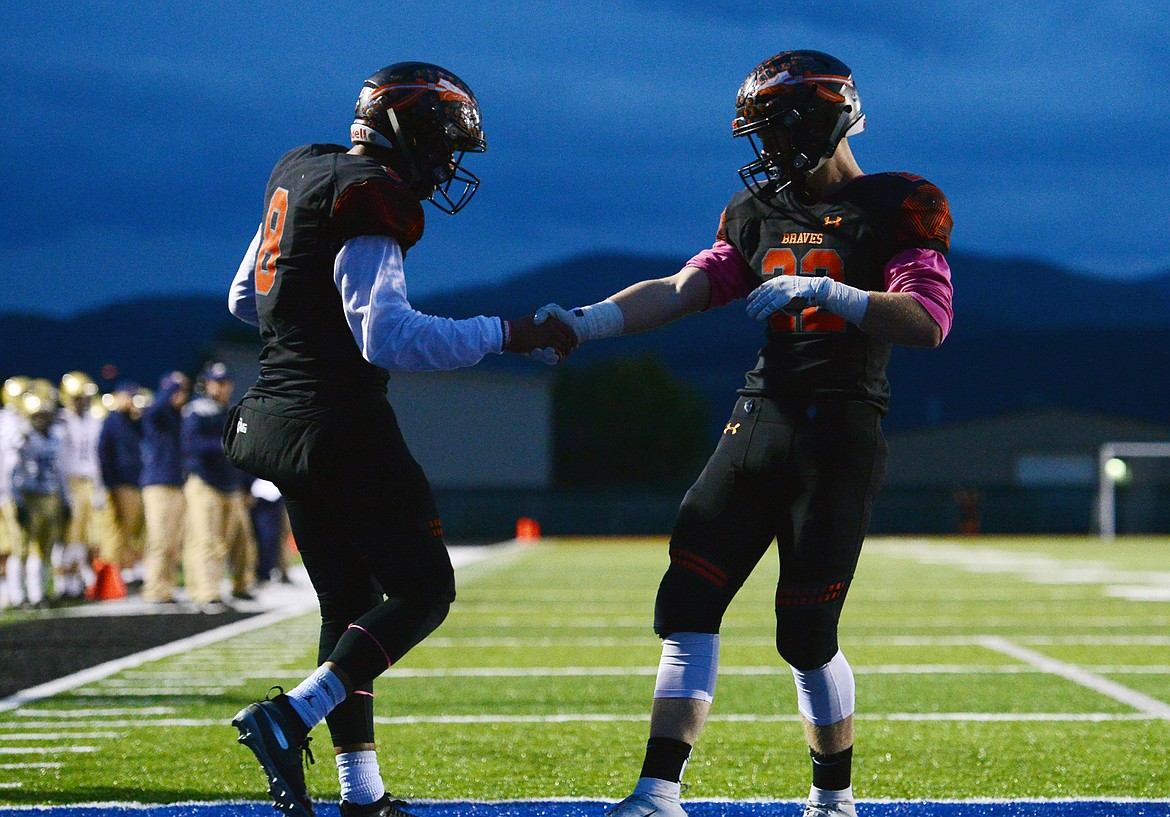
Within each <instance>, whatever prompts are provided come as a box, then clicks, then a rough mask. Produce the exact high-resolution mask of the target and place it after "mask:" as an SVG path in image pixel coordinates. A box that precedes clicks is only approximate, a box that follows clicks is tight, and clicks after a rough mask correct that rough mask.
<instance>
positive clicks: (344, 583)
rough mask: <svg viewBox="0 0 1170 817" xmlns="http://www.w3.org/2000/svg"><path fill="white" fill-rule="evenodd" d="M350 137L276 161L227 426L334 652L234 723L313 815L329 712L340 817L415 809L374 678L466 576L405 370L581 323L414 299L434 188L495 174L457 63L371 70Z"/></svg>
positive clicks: (431, 625) (549, 345) (424, 631)
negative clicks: (391, 391)
mask: <svg viewBox="0 0 1170 817" xmlns="http://www.w3.org/2000/svg"><path fill="white" fill-rule="evenodd" d="M350 138H351V140H352V142H353V146H352V147H350V148H347V147H344V146H341V145H329V144H316V145H306V146H304V147H299V148H295V149H293V150H291V151H289V152H288V153H286V154H285V155H284V156H283V157H282V158H281V159H280V160H279V161H278V162H277V164H276V167H275V169H274V170H273V172H272V176H271V178H270V180H269V182H268V188H267V191H266V193H265V196H264V210H263V214H262V219H261V224H260V229H259V230H258V231H257V233H256V237H255V238H254V239H253V241H252V245H251V247H249V249H248V251H247V253H246V254H245V256H244V260H243V262H242V263H241V265H240V268H239V271H238V272H237V274H236V278H235V280H234V282H233V284H232V289H231V295H230V307H231V309H232V312H233V313H234V314H235V315H236V316H237V317H239V318H241V319H244V320H247V321H250V322H252V323H255V324H256V325H258V326H259V327H260V333H261V336H262V338H263V340H264V343H265V346H264V351H263V352H262V354H261V358H260V362H261V373H260V377H259V379H258V380H257V382H256V384H255V385H254V386H253V387H252V388H251V389H250V390H249V391H248V393H247V394H246V395H245V396H244V398H243V400H242V401H241V402H240V404H239V405H238V406H237V407H236V408H235V409H234V410H233V412H232V415H231V417H230V419H229V425H228V429H227V432H226V435H225V441H226V443H227V450H228V453H229V455H230V457H231V458H232V460H233V462H235V463H236V464H237V465H238V466H239V467H241V468H243V469H244V470H246V471H248V472H250V473H252V474H254V475H255V476H257V477H260V478H261V479H266V480H269V481H271V482H273V483H274V484H275V485H276V486H277V487H278V488H279V490H280V492H281V494H282V495H283V496H284V498H285V503H286V508H287V510H288V516H289V520H290V522H291V525H292V531H293V535H294V536H295V538H296V542H297V546H298V548H299V549H300V552H301V556H302V558H303V560H304V565H305V568H306V569H307V571H308V573H309V577H310V578H311V580H312V582H313V586H314V588H315V590H316V592H317V596H318V598H319V600H320V604H321V636H320V642H319V643H320V646H319V653H318V658H319V662H320V667H319V668H318V670H317V671H316V672H314V673H313V674H312V675H311V676H310V677H308V678H307V679H305V681H303V682H302V683H301V684H299V685H298V686H297V687H296V688H295V689H293V690H291V691H289V692H288V694H287V695H286V694H280V695H278V696H277V697H275V698H273V699H272V700H267V701H261V702H258V703H255V704H252V705H250V706H248V707H247V708H246V709H244V710H242V711H241V712H240V713H239V714H238V715H237V716H236V718H235V720H234V721H233V723H234V724H235V725H236V726H237V728H238V729H239V732H240V737H239V739H240V741H241V742H242V743H245V744H246V745H247V746H248V747H249V748H251V749H252V751H253V752H254V753H255V754H256V757H257V759H258V760H259V761H260V763H261V765H262V766H263V767H264V770H265V772H266V774H267V776H268V779H269V781H270V787H269V792H270V794H271V795H272V796H273V798H274V800H275V801H276V803H277V806H278V807H279V808H281V809H282V810H283V811H285V812H286V813H288V814H290V815H295V816H298V817H303V815H308V814H312V803H311V800H310V798H309V796H308V794H307V792H306V790H305V782H304V774H303V771H302V769H301V765H300V749H301V747H302V746H305V744H306V741H307V737H308V733H309V730H311V729H312V728H313V726H314V725H316V724H317V723H319V722H320V721H321V720H322V719H325V720H327V722H328V725H329V731H330V735H331V736H332V739H333V745H334V750H335V753H336V760H337V767H338V776H339V779H340V783H341V796H342V803H341V812H342V814H343V815H346V816H347V817H349V815H368V814H377V815H400V814H404V813H405V812H402V811H401V807H402V806H403V804H402V803H401V801H392V800H391V799H390V798H389V795H387V794H386V792H385V786H384V784H383V782H382V779H381V775H380V772H379V769H378V760H377V756H376V754H375V746H374V726H373V695H372V682H373V679H374V678H375V677H377V676H378V675H380V674H381V673H382V672H384V671H385V670H386V669H387V667H389V666H390V665H391V664H393V663H394V662H396V661H397V660H398V659H399V658H401V657H402V656H403V655H404V654H405V653H406V652H407V651H408V650H409V649H410V648H411V647H413V646H414V645H415V644H417V643H419V642H420V641H422V640H423V639H424V638H426V636H427V635H428V634H429V633H430V632H431V631H433V630H434V629H435V628H436V627H437V626H438V625H439V624H440V623H441V622H442V621H443V619H444V618H445V617H446V615H447V611H448V608H449V607H450V604H451V602H452V601H453V600H454V598H455V582H454V574H453V572H452V569H451V561H450V559H449V557H448V555H447V550H446V547H445V546H444V543H443V530H442V525H441V523H440V521H439V514H438V511H437V510H436V507H435V500H434V497H433V496H432V493H431V488H430V485H429V483H428V482H427V479H426V476H425V475H424V474H423V472H422V469H421V468H420V467H419V466H418V464H417V463H416V462H415V460H414V458H413V457H412V456H411V453H410V451H409V450H408V449H407V446H406V443H405V442H404V441H403V439H402V435H401V433H400V432H399V430H398V425H397V422H396V420H395V416H394V411H393V409H392V408H391V407H390V404H389V403H388V402H387V401H386V384H387V381H388V379H389V376H390V375H389V372H390V371H394V370H423V369H428V370H432V369H454V368H457V367H461V366H471V365H474V364H475V363H477V362H478V361H479V360H480V359H482V358H483V357H484V355H487V354H489V353H500V352H503V351H510V352H517V353H520V354H533V353H536V354H538V355H541V356H543V358H545V359H548V358H551V359H555V358H557V357H562V356H564V355H567V354H568V353H569V352H570V351H571V350H572V349H573V348H574V347H575V346H576V343H577V341H576V338H575V337H574V335H573V333H572V332H571V331H570V330H569V328H568V327H567V326H565V325H564V324H561V323H559V322H555V321H549V322H546V323H543V324H542V325H540V326H537V325H535V322H534V320H533V316H531V315H530V316H528V317H526V318H523V319H521V320H514V321H505V320H502V319H500V318H493V317H482V316H481V317H475V318H469V319H466V320H451V319H447V318H439V317H435V316H431V315H426V314H423V313H420V312H418V311H417V310H415V309H414V308H413V307H412V306H411V304H410V302H409V301H408V300H407V295H406V280H405V277H404V272H403V260H404V258H405V255H406V253H407V251H408V250H409V249H410V248H411V247H412V246H413V245H414V244H415V243H417V242H418V240H419V239H420V238H421V237H422V234H423V209H422V202H428V201H429V202H430V203H432V204H433V205H434V206H435V207H437V208H438V209H440V210H442V211H444V212H446V213H450V214H454V213H457V212H459V211H460V210H461V209H462V208H463V207H464V206H466V204H467V203H468V201H470V199H471V197H472V195H473V194H474V193H475V191H476V188H477V187H478V185H479V179H478V178H477V177H476V176H475V175H474V174H473V173H471V171H469V170H468V169H467V168H465V167H464V165H463V161H464V156H465V154H466V153H476V152H480V151H483V150H485V149H486V146H487V143H486V141H485V139H484V132H483V127H482V124H481V119H480V108H479V103H478V102H477V101H476V98H475V95H474V94H473V93H472V91H471V89H470V88H469V87H468V86H467V85H466V84H465V83H464V82H463V81H462V80H461V79H459V77H457V76H455V74H453V73H451V72H450V71H448V70H446V69H444V68H440V67H439V66H436V65H430V64H427V63H422V62H403V63H396V64H394V65H390V66H388V67H386V68H383V69H382V70H380V71H378V72H377V73H375V74H374V75H373V76H371V77H370V78H369V79H367V80H366V81H365V85H364V87H363V88H362V90H361V93H360V95H359V97H358V101H357V109H356V115H355V118H354V121H353V125H352V127H351V129H350Z"/></svg>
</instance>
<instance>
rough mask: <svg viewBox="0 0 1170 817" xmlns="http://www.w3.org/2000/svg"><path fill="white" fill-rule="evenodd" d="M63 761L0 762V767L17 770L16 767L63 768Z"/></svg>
mask: <svg viewBox="0 0 1170 817" xmlns="http://www.w3.org/2000/svg"><path fill="white" fill-rule="evenodd" d="M63 768H65V764H64V763H57V762H54V761H44V762H40V763H0V769H8V770H17V769H63Z"/></svg>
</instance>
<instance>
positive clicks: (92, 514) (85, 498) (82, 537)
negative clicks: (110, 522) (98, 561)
mask: <svg viewBox="0 0 1170 817" xmlns="http://www.w3.org/2000/svg"><path fill="white" fill-rule="evenodd" d="M93 492H94V485H93V480H92V479H90V478H89V477H69V506H70V508H71V509H72V510H73V518H72V519H70V520H69V527H68V528H67V529H66V530H65V544H69V545H72V544H80V545H85V546H86V547H93V546H94V544H96V542H97V541H98V537H97V511H96V510H95V509H94V506H93Z"/></svg>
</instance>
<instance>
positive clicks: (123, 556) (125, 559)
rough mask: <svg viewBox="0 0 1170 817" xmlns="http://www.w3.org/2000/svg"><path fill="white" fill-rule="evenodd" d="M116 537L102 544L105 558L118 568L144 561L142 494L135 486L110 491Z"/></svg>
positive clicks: (122, 486) (114, 535) (103, 557)
mask: <svg viewBox="0 0 1170 817" xmlns="http://www.w3.org/2000/svg"><path fill="white" fill-rule="evenodd" d="M109 505H110V507H111V509H112V510H113V514H114V530H113V536H111V537H110V538H108V539H105V540H103V541H102V559H104V560H105V561H107V562H109V563H110V564H112V565H114V566H115V567H133V566H134V565H135V564H137V563H138V560H139V559H141V558H142V529H143V524H144V520H143V515H142V491H140V490H138V489H137V488H135V487H134V486H132V485H119V486H117V487H115V488H111V489H110V494H109Z"/></svg>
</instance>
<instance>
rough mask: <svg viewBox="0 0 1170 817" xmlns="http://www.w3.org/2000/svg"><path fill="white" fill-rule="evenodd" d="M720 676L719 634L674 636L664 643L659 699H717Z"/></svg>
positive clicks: (657, 684) (656, 689)
mask: <svg viewBox="0 0 1170 817" xmlns="http://www.w3.org/2000/svg"><path fill="white" fill-rule="evenodd" d="M718 674H719V635H718V634H717V633H674V634H673V635H671V636H670V637H668V638H666V639H664V640H663V642H662V659H661V660H660V661H659V664H658V677H657V679H656V680H655V682H654V697H655V698H694V699H696V700H700V701H707V702H708V703H710V702H711V701H713V700H714V699H715V680H716V678H717V676H718Z"/></svg>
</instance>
